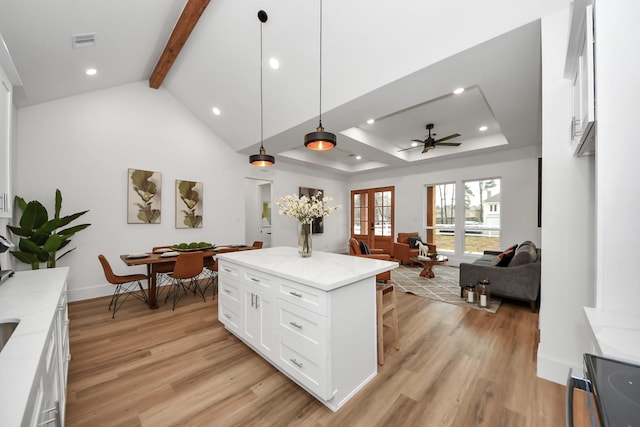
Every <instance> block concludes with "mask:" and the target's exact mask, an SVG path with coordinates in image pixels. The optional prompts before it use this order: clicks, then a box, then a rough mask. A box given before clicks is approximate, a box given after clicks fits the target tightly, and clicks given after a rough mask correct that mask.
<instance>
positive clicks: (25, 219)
mask: <svg viewBox="0 0 640 427" xmlns="http://www.w3.org/2000/svg"><path fill="white" fill-rule="evenodd" d="M48 220H49V214H48V213H47V210H46V209H45V207H44V206H42V203H40V202H37V201H35V200H34V201H31V202H29V203H27V206H26V207H25V208H24V211H23V212H22V218H20V227H22V228H28V229H31V230H35V229H37V228H39V227H41V226H42V224H45V223H46V222H47V221H48Z"/></svg>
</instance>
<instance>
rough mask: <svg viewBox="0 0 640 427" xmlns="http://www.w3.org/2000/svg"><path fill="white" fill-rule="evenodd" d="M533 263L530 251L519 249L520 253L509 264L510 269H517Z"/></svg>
mask: <svg viewBox="0 0 640 427" xmlns="http://www.w3.org/2000/svg"><path fill="white" fill-rule="evenodd" d="M530 262H531V254H530V253H529V251H526V250H520V249H518V253H516V255H515V256H514V257H513V259H512V260H511V262H510V263H509V267H516V266H518V265H523V264H529V263H530Z"/></svg>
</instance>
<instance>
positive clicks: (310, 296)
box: [278, 280, 328, 316]
mask: <svg viewBox="0 0 640 427" xmlns="http://www.w3.org/2000/svg"><path fill="white" fill-rule="evenodd" d="M278 298H280V299H281V300H284V301H287V302H290V303H291V304H294V305H297V306H298V307H302V308H306V309H307V310H311V311H313V312H314V313H318V314H319V315H321V316H326V315H327V312H328V307H327V305H328V303H327V302H328V301H327V300H328V298H327V293H326V292H324V291H321V290H319V289H315V288H312V287H310V286H306V285H302V284H300V283H294V282H290V281H284V280H283V281H281V282H280V286H279V291H278Z"/></svg>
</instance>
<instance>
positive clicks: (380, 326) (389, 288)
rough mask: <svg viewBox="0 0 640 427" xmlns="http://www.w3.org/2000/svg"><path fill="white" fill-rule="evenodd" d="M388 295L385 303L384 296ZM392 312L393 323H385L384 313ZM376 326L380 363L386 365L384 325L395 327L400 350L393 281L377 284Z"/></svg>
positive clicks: (397, 348) (397, 347)
mask: <svg viewBox="0 0 640 427" xmlns="http://www.w3.org/2000/svg"><path fill="white" fill-rule="evenodd" d="M385 295H388V298H386V299H387V302H386V303H385V298H384V296H385ZM387 313H391V323H390V324H384V315H385V314H387ZM376 317H377V319H376V326H377V331H378V364H379V365H384V332H383V330H384V327H385V326H389V327H391V329H393V335H394V344H395V347H396V350H400V333H399V332H398V309H397V307H396V289H395V286H394V285H393V284H392V283H378V284H376Z"/></svg>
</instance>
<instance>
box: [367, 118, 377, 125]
mask: <svg viewBox="0 0 640 427" xmlns="http://www.w3.org/2000/svg"><path fill="white" fill-rule="evenodd" d="M373 122H375V120H374V119H369V120H367V124H369V125H371V124H373Z"/></svg>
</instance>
